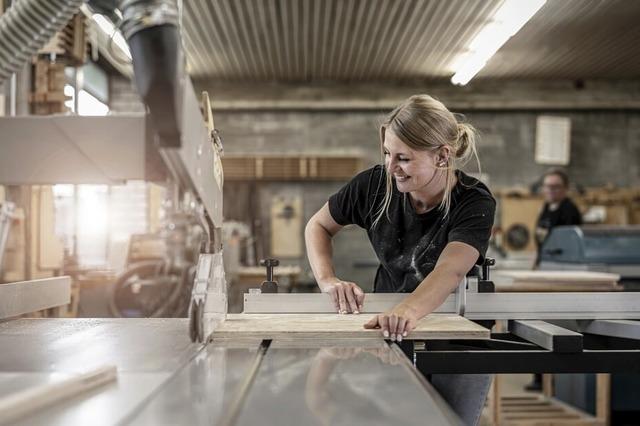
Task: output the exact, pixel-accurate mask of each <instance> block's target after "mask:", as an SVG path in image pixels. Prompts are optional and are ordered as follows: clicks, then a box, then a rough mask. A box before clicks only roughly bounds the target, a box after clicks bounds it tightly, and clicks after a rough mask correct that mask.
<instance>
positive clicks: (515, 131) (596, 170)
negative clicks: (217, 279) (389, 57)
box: [111, 81, 640, 289]
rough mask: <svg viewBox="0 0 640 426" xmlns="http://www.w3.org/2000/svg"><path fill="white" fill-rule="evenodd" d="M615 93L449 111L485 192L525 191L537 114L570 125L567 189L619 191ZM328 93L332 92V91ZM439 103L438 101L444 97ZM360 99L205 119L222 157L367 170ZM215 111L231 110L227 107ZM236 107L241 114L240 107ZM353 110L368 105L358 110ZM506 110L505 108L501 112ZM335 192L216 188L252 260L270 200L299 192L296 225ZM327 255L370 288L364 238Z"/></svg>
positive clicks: (121, 91)
mask: <svg viewBox="0 0 640 426" xmlns="http://www.w3.org/2000/svg"><path fill="white" fill-rule="evenodd" d="M125 82H126V81H125ZM126 83H127V84H123V82H122V81H120V82H117V83H116V84H112V89H111V99H112V109H113V110H120V111H129V112H130V111H136V110H137V111H139V110H142V109H141V105H140V104H139V103H138V102H137V101H136V98H135V95H132V92H131V86H130V84H128V82H126ZM512 86H513V85H512ZM518 87H519V88H518ZM558 87H562V88H563V90H565V93H566V96H567V98H566V99H564V98H563V99H562V100H561V98H560V97H558V96H557V93H556V89H558ZM625 87H626V88H629V87H630V88H631V89H632V92H635V91H636V90H637V87H638V85H637V84H636V83H632V84H630V85H627V86H625V85H622V86H620V85H612V86H611V87H609V88H607V86H606V84H604V83H599V86H598V90H599V92H598V94H597V95H595V94H594V95H593V96H591V97H588V96H587V95H588V94H585V92H584V91H583V90H580V91H578V92H576V94H575V96H574V97H572V96H573V95H572V93H573V92H572V91H571V90H573V89H572V88H571V86H567V85H560V86H554V85H553V84H551V85H549V86H548V87H547V89H546V90H547V92H548V93H556V94H555V95H554V96H546V95H545V94H544V93H541V92H540V85H539V84H536V85H535V86H530V90H531V93H532V95H533V93H534V89H535V96H532V97H535V98H536V99H537V100H538V103H537V104H536V105H537V106H538V107H544V106H545V105H548V109H544V108H536V109H535V110H534V109H527V108H526V107H527V106H528V105H529V104H528V103H527V96H526V90H525V89H527V86H526V85H522V86H516V88H517V90H516V89H514V90H516V92H517V93H518V96H519V98H518V99H519V100H518V101H517V102H515V101H514V102H510V101H505V104H504V105H505V109H500V108H499V104H498V103H492V104H491V107H490V108H489V107H488V105H489V104H487V102H489V101H490V100H491V99H492V98H491V96H488V93H489V94H490V91H488V90H481V89H478V90H477V91H476V92H473V91H471V92H469V90H471V89H468V88H467V89H464V90H466V91H468V92H469V93H470V94H469V96H471V97H472V98H473V96H476V97H477V99H479V102H480V103H478V104H474V105H476V106H478V108H472V107H471V106H472V105H471V104H472V103H469V102H466V103H465V102H463V103H460V99H461V98H460V99H458V101H455V102H454V104H456V102H458V103H457V105H458V106H459V107H464V108H458V109H456V110H455V111H456V112H461V113H465V114H466V115H467V119H468V121H469V122H470V123H471V124H473V125H474V126H476V128H477V129H478V130H479V131H480V133H481V140H480V142H479V145H478V150H479V155H480V160H481V163H482V172H483V173H484V174H486V175H488V180H489V185H490V186H491V187H492V188H498V187H513V186H529V185H531V184H533V183H534V182H535V181H536V180H537V179H538V177H539V176H540V174H541V173H542V172H543V171H544V170H545V169H546V166H542V165H538V164H536V163H535V162H534V160H533V159H534V149H535V126H536V118H537V116H538V115H542V114H557V115H562V116H567V117H569V118H571V122H572V133H571V164H570V165H569V167H568V168H567V170H568V173H569V175H570V177H571V179H572V180H573V181H574V182H575V183H577V184H580V185H584V186H598V185H604V184H607V183H611V184H614V185H619V186H630V185H640V110H638V109H637V108H634V107H633V106H629V105H627V107H628V109H626V110H621V109H615V108H612V106H613V105H615V100H616V99H622V98H624V97H625V96H627V95H628V93H627V95H625V90H627V89H625ZM512 88H513V87H512ZM607 89H610V90H607ZM403 90H407V88H406V87H405V88H404V89H403ZM443 90H444V89H443ZM558 90H559V89H558ZM338 92H339V91H336V90H335V89H333V92H332V93H334V94H335V93H338ZM210 93H212V95H213V97H214V105H215V102H216V99H217V100H218V101H220V96H218V97H217V95H218V94H216V93H215V92H210ZM233 93H236V92H233ZM363 93H365V92H363ZM415 93H417V92H415ZM603 94H606V95H603ZM234 96H235V95H234ZM500 96H501V97H502V99H503V100H505V99H507V98H508V94H507V93H506V92H503V93H501V94H500ZM222 97H223V98H224V96H222ZM445 97H446V96H445ZM586 97H588V98H589V99H592V100H594V102H595V101H597V102H601V101H602V100H603V97H604V98H606V99H608V101H607V102H608V103H607V102H605V103H602V104H601V105H608V106H606V107H603V108H602V109H585V108H580V107H576V108H574V109H567V107H570V106H571V105H581V104H580V100H581V99H585V98H586ZM550 98H553V99H554V100H553V102H552V103H545V102H547V99H550ZM441 99H442V100H443V101H444V102H445V103H447V101H446V99H443V98H442V97H441ZM370 101H371V99H369V100H367V99H365V100H364V101H362V102H360V103H359V104H358V107H357V108H355V109H353V110H348V109H346V108H338V109H340V110H337V109H336V105H338V103H339V102H338V101H335V100H334V101H332V102H333V103H332V104H331V105H333V107H332V109H328V110H327V109H322V108H320V109H318V108H310V109H306V108H304V107H297V108H291V107H290V106H289V107H286V108H285V107H282V106H281V105H280V106H278V105H275V106H274V108H273V109H272V110H269V111H265V110H260V109H256V108H249V109H244V110H243V109H242V108H235V107H230V108H228V109H226V110H220V109H216V108H215V106H214V118H215V120H216V126H217V128H218V129H219V130H220V132H221V134H222V138H223V141H224V147H225V151H226V152H227V153H287V154H295V153H308V154H318V153H326V154H344V153H350V154H351V153H358V154H359V155H361V156H362V158H363V159H364V163H365V166H370V165H373V164H375V163H376V162H378V161H380V159H379V151H378V149H379V148H378V136H377V135H378V126H379V123H380V122H381V120H382V118H383V116H384V114H385V112H386V111H388V109H386V108H381V107H380V105H382V104H384V105H386V104H387V103H388V101H384V102H382V103H380V102H378V101H376V102H375V103H373V104H372V103H371V102H370ZM560 101H562V102H561V103H560ZM306 102H307V105H312V104H313V101H312V100H311V101H310V100H309V99H307V100H306ZM367 102H369V103H367ZM222 104H223V105H227V106H229V105H232V103H229V102H227V103H224V102H222ZM233 105H238V104H233ZM241 105H244V106H247V105H249V103H247V102H245V103H242V104H241ZM261 105H264V102H263V103H262V104H261ZM298 105H302V104H298ZM363 105H369V106H368V107H366V108H363ZM372 105H373V106H372ZM375 105H378V108H375ZM483 105H484V108H483V107H482V106H483ZM582 105H584V104H582ZM594 105H596V104H594ZM508 106H510V107H512V108H507V107H508ZM474 167H475V166H474V165H473V164H471V168H470V169H471V171H474V170H475V168H474ZM342 184H343V182H332V183H318V182H313V183H311V182H309V183H252V184H250V183H233V182H228V183H226V184H225V200H224V203H225V217H226V218H227V219H234V220H241V221H244V222H247V223H253V224H254V225H255V231H256V234H257V235H258V236H259V241H261V242H262V243H263V251H262V252H260V249H261V248H260V247H258V253H259V255H262V256H268V255H269V253H268V251H269V242H270V229H269V222H270V220H269V211H270V203H271V200H272V199H273V198H274V196H275V195H276V194H279V193H286V194H301V195H302V197H303V205H304V216H305V221H306V220H307V219H308V218H309V217H310V216H311V215H312V214H313V213H314V212H315V211H317V210H318V209H319V208H320V207H321V206H322V205H323V204H324V203H325V202H326V200H327V198H328V197H329V196H330V195H331V194H332V193H334V192H335V191H336V190H337V189H339V188H340V186H341V185H342ZM293 237H294V238H303V235H302V229H301V230H300V235H299V236H293ZM334 254H335V255H334V258H335V263H336V271H337V273H338V275H339V276H341V277H342V278H344V279H350V280H353V281H356V282H358V283H359V284H361V285H362V286H363V287H365V288H367V289H369V288H370V287H371V285H372V282H373V277H374V273H375V267H373V266H366V265H367V264H369V265H375V263H376V258H375V255H374V254H373V252H372V250H371V248H370V246H369V243H368V241H367V238H366V234H365V233H364V231H361V230H359V229H356V228H353V227H350V228H347V229H345V231H343V232H341V233H340V234H339V235H338V237H337V238H336V241H335V244H334ZM283 263H286V264H300V265H301V266H303V268H304V269H305V270H306V271H308V270H309V268H308V264H307V261H306V259H305V258H304V257H303V258H300V259H286V260H283Z"/></svg>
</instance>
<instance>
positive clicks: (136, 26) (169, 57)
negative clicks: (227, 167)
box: [120, 0, 184, 148]
mask: <svg viewBox="0 0 640 426" xmlns="http://www.w3.org/2000/svg"><path fill="white" fill-rule="evenodd" d="M120 10H121V11H122V15H123V22H122V26H121V29H122V32H123V33H124V36H125V38H126V39H127V43H128V44H129V50H130V51H131V56H132V58H133V70H134V78H135V82H136V87H137V89H138V93H139V94H140V96H141V97H142V99H143V100H144V103H145V104H146V105H147V107H148V108H149V111H150V112H151V120H152V122H153V125H154V127H155V130H156V133H157V135H158V137H159V140H158V142H159V146H161V147H174V148H177V147H179V146H180V135H181V133H182V130H183V129H182V123H181V121H182V116H181V114H182V101H183V99H182V96H183V91H184V88H183V87H181V85H182V83H181V82H182V81H183V78H182V77H183V75H184V57H183V53H182V46H181V42H180V28H179V26H180V23H179V11H178V6H177V4H176V2H175V0H123V1H121V3H120Z"/></svg>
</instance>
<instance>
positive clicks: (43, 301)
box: [0, 276, 71, 319]
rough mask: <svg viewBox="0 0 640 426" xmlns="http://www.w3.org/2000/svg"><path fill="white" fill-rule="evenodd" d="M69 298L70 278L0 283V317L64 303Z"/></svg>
mask: <svg viewBox="0 0 640 426" xmlns="http://www.w3.org/2000/svg"><path fill="white" fill-rule="evenodd" d="M70 299H71V278H69V277H67V276H65V277H54V278H44V279H41V280H32V281H21V282H17V283H9V284H0V319H3V318H10V317H14V316H18V315H22V314H26V313H29V312H35V311H39V310H41V309H47V308H53V307H55V306H61V305H66V304H68V303H69V301H70Z"/></svg>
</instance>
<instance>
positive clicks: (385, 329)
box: [378, 315, 389, 339]
mask: <svg viewBox="0 0 640 426" xmlns="http://www.w3.org/2000/svg"><path fill="white" fill-rule="evenodd" d="M378 324H380V329H381V330H382V335H383V336H384V338H385V339H388V338H389V317H388V316H387V315H378Z"/></svg>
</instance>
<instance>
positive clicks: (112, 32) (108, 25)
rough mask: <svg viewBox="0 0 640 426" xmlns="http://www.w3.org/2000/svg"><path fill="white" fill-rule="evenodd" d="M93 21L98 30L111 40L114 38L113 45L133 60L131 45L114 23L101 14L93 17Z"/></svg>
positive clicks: (95, 14)
mask: <svg viewBox="0 0 640 426" xmlns="http://www.w3.org/2000/svg"><path fill="white" fill-rule="evenodd" d="M91 18H92V19H93V21H94V22H95V23H96V24H97V25H98V28H100V30H101V31H102V32H103V33H105V34H106V35H107V36H108V37H109V38H112V40H113V43H114V44H115V45H116V46H118V47H119V48H120V50H121V51H122V53H123V54H124V55H125V56H126V57H127V58H129V60H131V52H130V51H129V45H128V44H127V42H126V41H125V39H124V37H123V36H122V33H121V32H120V31H118V30H117V29H116V27H115V26H114V25H113V23H112V22H111V21H110V20H109V19H107V18H105V17H104V15H101V14H99V13H94V14H93V15H91Z"/></svg>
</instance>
